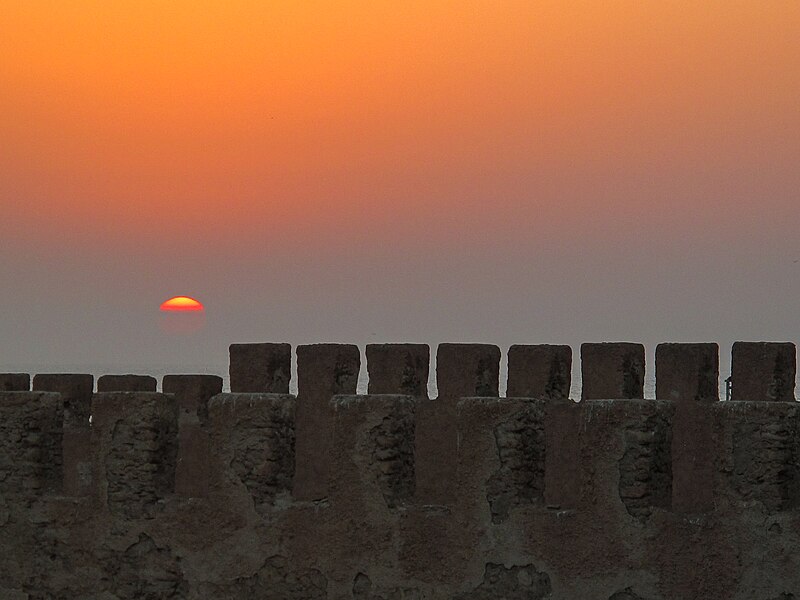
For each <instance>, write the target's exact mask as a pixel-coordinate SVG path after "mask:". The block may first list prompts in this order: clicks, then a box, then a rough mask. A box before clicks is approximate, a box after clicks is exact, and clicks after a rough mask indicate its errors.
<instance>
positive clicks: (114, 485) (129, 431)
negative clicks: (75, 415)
mask: <svg viewBox="0 0 800 600" xmlns="http://www.w3.org/2000/svg"><path fill="white" fill-rule="evenodd" d="M177 438H178V404H177V401H176V400H175V397H174V396H172V395H166V394H156V393H148V392H107V393H97V394H95V395H94V397H93V398H92V443H93V447H94V457H95V460H94V466H95V469H94V476H95V482H94V485H95V486H96V488H95V489H96V492H97V494H98V496H99V499H100V501H101V502H102V503H105V504H106V505H107V506H108V509H109V511H110V512H111V514H112V515H114V516H115V517H118V518H123V519H140V518H151V517H152V516H153V515H154V514H155V512H157V510H158V509H159V505H160V502H161V501H162V500H163V499H164V498H166V497H167V496H169V495H171V494H172V493H173V492H174V489H175V461H176V455H177V445H178V444H177V441H178V439H177Z"/></svg>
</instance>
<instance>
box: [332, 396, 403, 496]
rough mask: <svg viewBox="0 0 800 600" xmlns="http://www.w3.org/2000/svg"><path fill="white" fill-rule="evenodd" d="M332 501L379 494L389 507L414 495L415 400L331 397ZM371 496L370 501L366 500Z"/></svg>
mask: <svg viewBox="0 0 800 600" xmlns="http://www.w3.org/2000/svg"><path fill="white" fill-rule="evenodd" d="M331 403H332V406H333V410H334V420H335V425H334V446H333V458H334V467H335V468H334V471H333V472H334V473H335V476H334V477H333V478H332V479H331V482H330V484H331V494H332V501H334V502H340V500H341V498H342V496H345V497H346V496H351V495H352V496H355V497H356V498H359V497H362V496H363V497H365V498H366V500H365V502H369V501H371V500H372V499H374V497H377V496H380V497H381V498H382V499H383V501H384V503H385V505H386V507H387V508H388V509H395V508H398V507H401V506H403V505H405V504H406V503H408V502H411V500H412V499H413V497H414V491H415V488H416V477H415V468H414V448H415V439H414V429H415V408H416V402H415V401H414V398H413V397H411V396H392V395H368V396H335V397H334V398H333V399H332V401H331ZM370 497H371V498H370Z"/></svg>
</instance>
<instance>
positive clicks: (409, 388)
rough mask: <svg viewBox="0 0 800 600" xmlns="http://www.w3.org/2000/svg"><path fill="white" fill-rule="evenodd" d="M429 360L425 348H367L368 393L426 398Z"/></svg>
mask: <svg viewBox="0 0 800 600" xmlns="http://www.w3.org/2000/svg"><path fill="white" fill-rule="evenodd" d="M430 358H431V349H430V347H429V346H428V345H427V344H368V345H367V370H368V372H369V393H370V394H405V395H408V396H416V397H424V398H427V397H428V373H429V369H430Z"/></svg>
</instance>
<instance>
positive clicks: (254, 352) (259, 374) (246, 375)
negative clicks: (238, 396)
mask: <svg viewBox="0 0 800 600" xmlns="http://www.w3.org/2000/svg"><path fill="white" fill-rule="evenodd" d="M229 352H230V378H231V392H234V393H237V392H241V393H265V394H288V393H289V381H290V380H291V378H292V347H291V345H290V344H271V343H265V344H231V345H230V350H229Z"/></svg>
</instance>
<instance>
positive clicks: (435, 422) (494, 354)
mask: <svg viewBox="0 0 800 600" xmlns="http://www.w3.org/2000/svg"><path fill="white" fill-rule="evenodd" d="M499 382H500V349H499V348H498V347H497V346H493V345H489V344H440V345H439V347H438V349H437V352H436V386H437V388H438V390H439V396H438V398H436V399H435V400H431V401H429V402H420V403H419V405H418V407H417V430H416V431H417V437H416V441H417V501H418V502H420V503H422V504H447V503H448V502H452V501H453V492H454V489H455V477H456V461H457V454H456V448H457V444H458V440H457V427H456V412H457V411H456V406H457V404H458V401H459V400H460V399H461V398H464V397H470V396H495V397H496V396H499V389H498V388H499Z"/></svg>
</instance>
